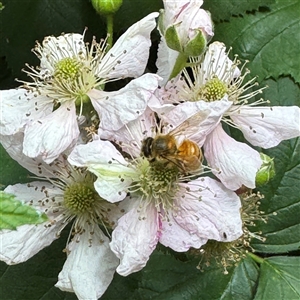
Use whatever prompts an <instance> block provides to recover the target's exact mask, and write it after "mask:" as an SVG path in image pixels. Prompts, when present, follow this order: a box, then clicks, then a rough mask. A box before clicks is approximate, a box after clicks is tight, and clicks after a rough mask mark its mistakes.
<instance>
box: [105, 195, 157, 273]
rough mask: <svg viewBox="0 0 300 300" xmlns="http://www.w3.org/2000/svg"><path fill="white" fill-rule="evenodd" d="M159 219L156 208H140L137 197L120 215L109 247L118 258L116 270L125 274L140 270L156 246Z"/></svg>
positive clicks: (151, 206) (150, 206) (149, 206)
mask: <svg viewBox="0 0 300 300" xmlns="http://www.w3.org/2000/svg"><path fill="white" fill-rule="evenodd" d="M158 230H159V219H158V213H157V210H156V208H155V207H154V206H153V205H151V204H150V205H148V206H147V207H146V208H144V209H142V211H141V208H140V201H139V200H138V199H137V201H136V204H135V205H134V206H133V207H132V209H131V210H130V211H129V212H128V213H127V214H125V215H124V216H123V217H121V218H120V219H119V221H118V225H117V227H116V228H115V229H114V231H113V233H112V241H111V243H110V248H111V249H112V251H113V252H114V253H115V254H116V255H117V257H118V258H119V259H120V265H119V266H118V268H117V272H118V273H119V274H120V275H123V276H127V275H129V274H131V273H133V272H137V271H139V270H141V269H142V268H143V267H144V266H145V265H146V263H147V261H148V259H149V256H150V255H151V253H152V252H153V250H154V249H155V247H156V244H157V242H158V238H159V233H158Z"/></svg>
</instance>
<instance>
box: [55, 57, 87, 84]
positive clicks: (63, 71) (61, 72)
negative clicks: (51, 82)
mask: <svg viewBox="0 0 300 300" xmlns="http://www.w3.org/2000/svg"><path fill="white" fill-rule="evenodd" d="M80 68H82V63H80V62H79V61H77V60H76V59H74V58H70V57H66V58H63V59H62V60H60V61H58V62H57V63H56V65H55V72H54V76H55V77H57V78H58V79H60V80H66V81H72V80H75V79H76V78H78V77H79V71H80Z"/></svg>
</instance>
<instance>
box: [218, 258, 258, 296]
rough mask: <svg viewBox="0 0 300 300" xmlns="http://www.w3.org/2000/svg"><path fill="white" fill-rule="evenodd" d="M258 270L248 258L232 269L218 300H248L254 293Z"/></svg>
mask: <svg viewBox="0 0 300 300" xmlns="http://www.w3.org/2000/svg"><path fill="white" fill-rule="evenodd" d="M258 276H259V268H258V266H257V264H256V263H255V262H254V261H253V260H252V259H251V258H249V257H247V258H245V259H244V260H242V261H241V263H240V264H239V265H238V266H237V267H236V268H235V269H234V271H233V274H232V276H231V279H230V282H229V283H228V285H227V288H226V289H225V290H224V293H223V295H222V297H221V298H220V300H248V299H249V300H250V299H253V297H254V295H255V291H256V285H257V280H258Z"/></svg>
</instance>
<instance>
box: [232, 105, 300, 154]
mask: <svg viewBox="0 0 300 300" xmlns="http://www.w3.org/2000/svg"><path fill="white" fill-rule="evenodd" d="M229 115H230V118H231V119H232V120H233V121H234V123H235V124H236V125H237V126H238V128H239V129H240V130H241V131H242V132H243V134H244V136H245V138H246V139H247V140H248V141H249V142H250V143H251V144H252V145H254V146H260V147H262V148H265V149H267V148H271V147H275V146H277V145H278V144H279V143H280V142H281V141H283V140H287V139H291V138H294V137H298V136H300V108H299V107H297V106H289V107H287V106H273V107H259V106H257V107H251V106H246V105H244V106H240V107H237V106H233V107H232V108H231V111H230V112H229Z"/></svg>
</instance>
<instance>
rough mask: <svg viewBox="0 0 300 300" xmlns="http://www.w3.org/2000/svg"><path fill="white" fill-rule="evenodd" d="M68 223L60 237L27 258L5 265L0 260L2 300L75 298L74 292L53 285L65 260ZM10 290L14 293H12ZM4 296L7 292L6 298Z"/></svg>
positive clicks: (61, 299)
mask: <svg viewBox="0 0 300 300" xmlns="http://www.w3.org/2000/svg"><path fill="white" fill-rule="evenodd" d="M70 229H71V224H70V226H68V227H67V228H66V229H65V230H63V232H62V234H61V237H60V238H59V239H57V240H55V241H54V242H53V243H52V244H51V245H50V246H48V247H46V248H44V249H43V250H41V251H40V252H39V253H37V254H36V255H35V256H34V257H32V258H31V259H29V260H28V261H26V262H24V263H21V264H17V265H13V266H8V265H6V264H5V263H4V262H0V295H1V296H2V297H1V296H0V298H1V299H3V300H21V299H22V300H23V299H24V300H25V299H26V300H54V299H55V300H76V299H78V298H77V297H76V296H75V294H74V293H66V292H62V291H61V290H59V289H58V288H56V287H54V285H55V283H56V282H57V280H58V274H59V272H60V271H61V270H62V267H63V264H64V262H65V260H66V253H65V252H63V251H62V249H64V248H65V247H66V240H67V238H68V235H69V232H70ZM12 291H13V292H12ZM4 295H9V298H5V297H4Z"/></svg>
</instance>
